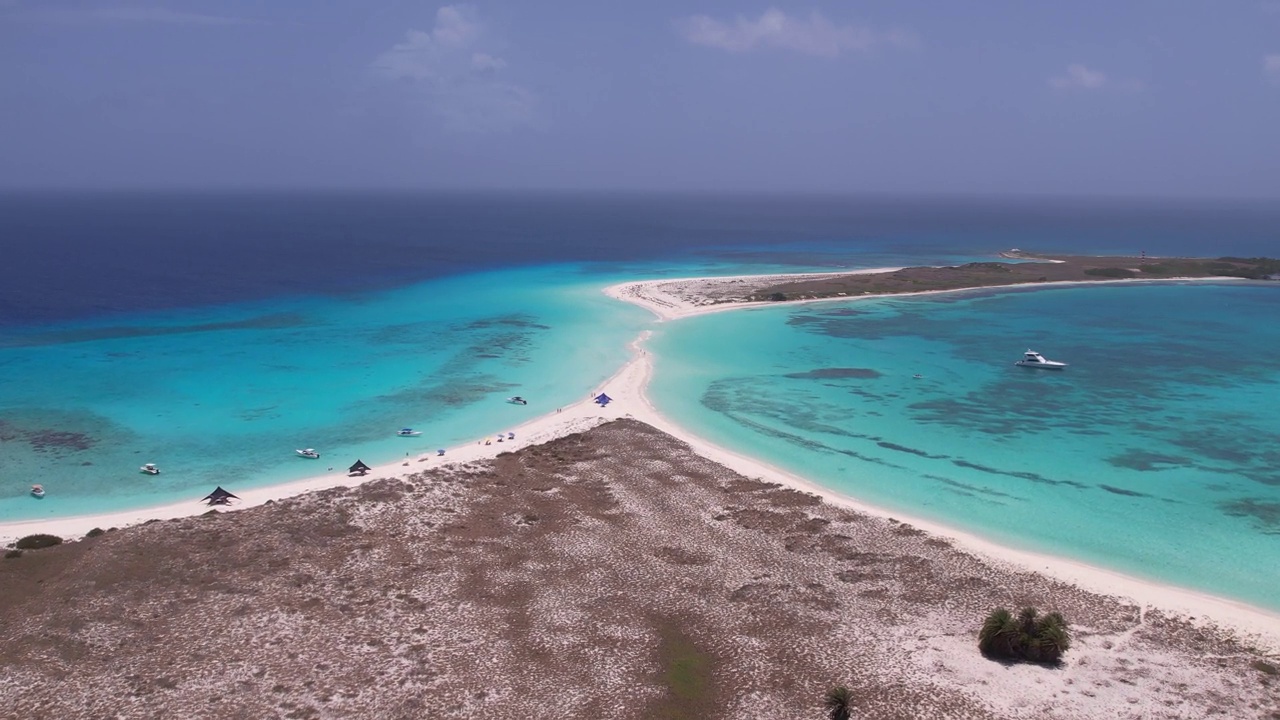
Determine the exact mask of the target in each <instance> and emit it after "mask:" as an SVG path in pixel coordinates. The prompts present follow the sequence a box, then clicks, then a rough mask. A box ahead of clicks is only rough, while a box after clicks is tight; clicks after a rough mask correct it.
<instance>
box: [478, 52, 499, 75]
mask: <svg viewBox="0 0 1280 720" xmlns="http://www.w3.org/2000/svg"><path fill="white" fill-rule="evenodd" d="M506 66H507V61H506V60H503V59H502V58H500V57H494V56H492V55H489V54H488V53H473V54H472V55H471V67H473V68H475V69H476V70H479V71H480V72H484V71H485V70H495V71H496V70H501V69H502V68H504V67H506Z"/></svg>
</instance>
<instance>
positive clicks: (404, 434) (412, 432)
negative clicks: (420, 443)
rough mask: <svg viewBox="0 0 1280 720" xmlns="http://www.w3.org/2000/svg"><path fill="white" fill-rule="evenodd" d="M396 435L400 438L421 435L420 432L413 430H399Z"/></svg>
mask: <svg viewBox="0 0 1280 720" xmlns="http://www.w3.org/2000/svg"><path fill="white" fill-rule="evenodd" d="M396 434H397V435H399V436H400V437H414V436H416V435H421V434H422V432H420V431H418V430H414V429H413V428H400V429H399V430H398V431H397V432H396Z"/></svg>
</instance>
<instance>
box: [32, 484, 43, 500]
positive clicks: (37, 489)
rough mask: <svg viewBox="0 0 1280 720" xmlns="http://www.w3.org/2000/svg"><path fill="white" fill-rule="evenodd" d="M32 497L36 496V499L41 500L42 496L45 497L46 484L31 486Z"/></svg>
mask: <svg viewBox="0 0 1280 720" xmlns="http://www.w3.org/2000/svg"><path fill="white" fill-rule="evenodd" d="M31 497H33V498H35V499H37V500H39V499H40V498H42V497H44V486H43V485H32V486H31Z"/></svg>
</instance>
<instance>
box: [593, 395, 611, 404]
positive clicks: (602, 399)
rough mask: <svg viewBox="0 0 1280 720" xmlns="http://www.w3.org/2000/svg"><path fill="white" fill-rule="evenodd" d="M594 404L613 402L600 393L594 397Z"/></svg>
mask: <svg viewBox="0 0 1280 720" xmlns="http://www.w3.org/2000/svg"><path fill="white" fill-rule="evenodd" d="M596 402H598V403H607V402H613V398H611V397H609V396H608V395H605V394H604V393H600V394H599V395H597V396H596Z"/></svg>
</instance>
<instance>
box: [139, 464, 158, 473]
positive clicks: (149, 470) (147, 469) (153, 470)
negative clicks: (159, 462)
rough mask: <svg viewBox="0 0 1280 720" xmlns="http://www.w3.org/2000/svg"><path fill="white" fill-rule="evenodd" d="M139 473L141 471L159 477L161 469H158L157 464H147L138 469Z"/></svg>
mask: <svg viewBox="0 0 1280 720" xmlns="http://www.w3.org/2000/svg"><path fill="white" fill-rule="evenodd" d="M138 471H139V472H144V473H146V474H148V475H159V474H160V468H158V467H156V464H155V463H147V464H146V465H143V466H142V467H140V468H138Z"/></svg>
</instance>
